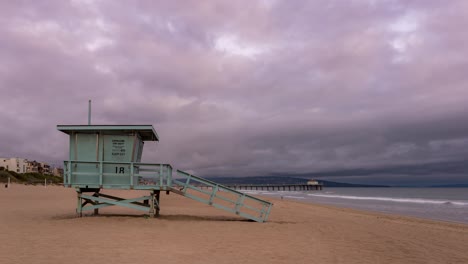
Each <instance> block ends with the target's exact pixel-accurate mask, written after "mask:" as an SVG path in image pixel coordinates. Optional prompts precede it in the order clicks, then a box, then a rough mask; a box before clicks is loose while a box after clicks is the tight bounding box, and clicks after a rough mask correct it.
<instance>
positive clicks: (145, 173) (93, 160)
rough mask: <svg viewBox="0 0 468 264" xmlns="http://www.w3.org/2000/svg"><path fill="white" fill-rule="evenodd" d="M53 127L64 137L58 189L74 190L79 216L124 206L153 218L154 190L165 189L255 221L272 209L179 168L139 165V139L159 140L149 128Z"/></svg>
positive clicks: (157, 195) (157, 205) (156, 206)
mask: <svg viewBox="0 0 468 264" xmlns="http://www.w3.org/2000/svg"><path fill="white" fill-rule="evenodd" d="M57 129H58V130H59V131H62V132H64V133H66V134H68V135H69V137H70V140H69V142H70V143H69V146H70V147H69V158H68V160H67V161H65V162H64V165H65V166H64V186H65V187H70V188H75V189H76V191H77V197H78V201H77V208H76V212H77V214H78V215H79V216H82V213H83V212H84V211H91V210H94V214H98V213H99V209H101V208H105V207H108V206H124V207H128V208H133V209H136V210H141V211H144V212H147V213H148V214H149V215H150V216H151V217H154V216H157V215H159V211H160V192H161V191H165V192H166V193H167V194H169V193H170V192H173V193H176V194H179V195H182V196H185V197H187V198H191V199H193V200H196V201H199V202H202V203H205V204H208V205H211V206H214V207H216V208H220V209H223V210H225V211H228V212H231V213H234V214H237V215H239V216H241V217H244V218H247V219H251V220H254V221H257V222H264V221H266V220H267V218H268V215H269V213H270V210H271V206H272V203H270V202H268V201H264V200H262V199H258V198H256V197H253V196H250V195H247V194H245V193H242V192H239V191H236V190H234V189H230V188H228V187H225V186H222V185H220V184H217V183H215V182H212V181H209V180H206V179H203V178H200V177H196V176H194V175H191V174H189V173H186V172H183V171H181V170H176V171H175V172H173V168H172V166H171V165H170V164H158V163H155V164H154V163H142V162H141V156H142V153H143V146H144V143H145V141H159V136H158V134H157V133H156V131H155V130H154V128H153V126H152V125H58V126H57ZM173 176H174V177H173ZM105 189H121V190H148V191H149V195H145V196H141V197H137V198H132V199H126V198H121V197H115V196H111V195H108V194H104V193H103V192H102V190H105Z"/></svg>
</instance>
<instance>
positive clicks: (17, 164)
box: [0, 158, 28, 173]
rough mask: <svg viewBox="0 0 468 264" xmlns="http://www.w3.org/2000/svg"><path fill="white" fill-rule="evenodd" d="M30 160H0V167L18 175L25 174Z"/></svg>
mask: <svg viewBox="0 0 468 264" xmlns="http://www.w3.org/2000/svg"><path fill="white" fill-rule="evenodd" d="M27 166H28V160H27V159H22V158H0V167H3V168H4V169H5V170H9V171H14V172H16V173H25V172H26V169H27Z"/></svg>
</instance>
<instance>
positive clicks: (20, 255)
mask: <svg viewBox="0 0 468 264" xmlns="http://www.w3.org/2000/svg"><path fill="white" fill-rule="evenodd" d="M104 193H109V194H116V195H117V196H118V195H121V196H125V197H138V196H140V194H141V193H138V192H134V191H108V190H105V191H104ZM267 199H268V198H267ZM272 201H273V202H274V206H273V208H272V211H271V215H270V218H269V221H268V222H267V223H255V222H250V221H245V220H243V219H242V218H240V217H237V216H235V215H231V214H229V213H226V212H224V211H222V210H219V209H216V208H213V207H209V206H207V205H203V204H199V203H197V202H195V201H192V200H189V199H187V198H184V197H181V196H178V195H176V194H173V193H171V194H170V195H166V194H161V216H160V217H159V218H156V219H151V218H147V217H143V214H141V212H139V211H135V210H131V209H126V208H122V207H114V208H106V209H102V210H101V211H100V212H101V215H100V216H98V217H93V216H86V217H82V218H76V217H75V208H76V192H75V190H74V189H71V188H64V187H61V186H48V187H47V188H44V187H40V186H24V185H17V184H14V185H12V186H11V188H9V189H5V188H3V186H2V189H1V190H0V263H89V262H93V263H113V264H115V263H468V225H464V224H454V223H445V222H437V221H430V220H423V219H417V218H409V217H402V216H394V215H385V214H378V213H370V212H363V211H357V210H351V209H342V208H335V207H331V206H323V205H315V204H304V203H299V202H295V201H286V200H272Z"/></svg>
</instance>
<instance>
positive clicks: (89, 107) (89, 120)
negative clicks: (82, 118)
mask: <svg viewBox="0 0 468 264" xmlns="http://www.w3.org/2000/svg"><path fill="white" fill-rule="evenodd" d="M90 125H91V100H89V102H88V126H90Z"/></svg>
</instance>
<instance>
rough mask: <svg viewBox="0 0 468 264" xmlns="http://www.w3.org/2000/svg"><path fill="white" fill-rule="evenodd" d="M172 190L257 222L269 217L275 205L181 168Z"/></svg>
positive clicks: (173, 182) (174, 179)
mask: <svg viewBox="0 0 468 264" xmlns="http://www.w3.org/2000/svg"><path fill="white" fill-rule="evenodd" d="M172 191H173V192H175V193H178V194H180V195H183V196H185V197H188V198H191V199H193V200H196V201H199V202H202V203H204V204H208V205H212V206H214V207H216V208H219V209H223V210H225V211H228V212H231V213H234V214H237V215H239V216H242V217H244V218H247V219H251V220H254V221H257V222H265V221H266V220H267V219H268V215H269V214H270V210H271V206H272V205H273V204H272V203H271V202H268V201H265V200H262V199H259V198H256V197H254V196H251V195H247V194H245V193H242V192H239V191H236V190H233V189H231V188H228V187H226V186H223V185H220V184H217V183H215V182H212V181H209V180H206V179H203V178H200V177H197V176H194V175H191V174H189V173H187V172H184V171H181V170H177V177H176V178H173V179H172Z"/></svg>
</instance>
